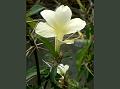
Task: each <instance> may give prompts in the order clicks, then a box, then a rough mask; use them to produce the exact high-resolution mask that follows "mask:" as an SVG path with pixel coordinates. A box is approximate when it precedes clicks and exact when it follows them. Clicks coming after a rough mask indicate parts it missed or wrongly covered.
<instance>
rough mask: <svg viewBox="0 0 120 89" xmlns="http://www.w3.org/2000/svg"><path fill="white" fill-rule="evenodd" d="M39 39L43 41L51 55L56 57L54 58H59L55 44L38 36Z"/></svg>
mask: <svg viewBox="0 0 120 89" xmlns="http://www.w3.org/2000/svg"><path fill="white" fill-rule="evenodd" d="M37 38H38V40H40V41H42V43H43V44H44V45H45V46H46V47H47V48H48V49H49V51H50V53H51V54H52V55H53V56H54V57H57V56H58V54H57V52H55V47H54V46H53V44H52V43H51V42H49V40H48V39H46V38H44V37H42V36H40V35H37Z"/></svg>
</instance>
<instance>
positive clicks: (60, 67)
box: [57, 64, 69, 77]
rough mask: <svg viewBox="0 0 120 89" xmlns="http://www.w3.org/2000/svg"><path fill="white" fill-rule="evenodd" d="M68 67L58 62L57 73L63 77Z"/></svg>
mask: <svg viewBox="0 0 120 89" xmlns="http://www.w3.org/2000/svg"><path fill="white" fill-rule="evenodd" d="M68 69H69V66H68V65H65V66H64V65H63V64H59V65H58V67H57V73H58V74H60V75H61V76H63V77H64V75H65V74H66V72H67V70H68Z"/></svg>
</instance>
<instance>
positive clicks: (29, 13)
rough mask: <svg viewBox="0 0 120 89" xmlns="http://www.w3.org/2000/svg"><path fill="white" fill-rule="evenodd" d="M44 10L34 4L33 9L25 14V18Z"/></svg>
mask: <svg viewBox="0 0 120 89" xmlns="http://www.w3.org/2000/svg"><path fill="white" fill-rule="evenodd" d="M43 9H45V7H43V6H41V5H38V4H35V5H33V7H32V8H31V9H30V10H29V11H28V12H27V14H26V17H28V16H31V15H34V14H36V13H38V12H39V11H41V10H43Z"/></svg>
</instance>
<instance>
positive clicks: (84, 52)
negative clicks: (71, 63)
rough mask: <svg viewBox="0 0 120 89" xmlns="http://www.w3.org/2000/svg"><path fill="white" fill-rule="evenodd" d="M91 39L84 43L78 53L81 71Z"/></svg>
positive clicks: (77, 59) (78, 66)
mask: <svg viewBox="0 0 120 89" xmlns="http://www.w3.org/2000/svg"><path fill="white" fill-rule="evenodd" d="M90 44H91V41H90V42H89V40H88V42H86V44H85V45H84V47H83V48H81V49H80V50H78V52H77V54H76V65H77V68H78V71H80V69H81V65H82V62H83V59H84V57H85V56H86V53H87V51H88V48H89V47H90Z"/></svg>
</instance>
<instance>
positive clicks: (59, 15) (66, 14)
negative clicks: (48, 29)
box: [55, 5, 72, 24]
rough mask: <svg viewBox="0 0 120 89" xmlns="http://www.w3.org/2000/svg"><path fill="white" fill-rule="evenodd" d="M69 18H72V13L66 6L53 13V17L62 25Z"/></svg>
mask: <svg viewBox="0 0 120 89" xmlns="http://www.w3.org/2000/svg"><path fill="white" fill-rule="evenodd" d="M71 16H72V11H71V10H70V8H69V7H68V6H64V5H61V6H60V7H58V8H57V9H56V11H55V17H56V19H57V21H58V22H61V23H63V24H64V23H66V22H68V21H70V19H71Z"/></svg>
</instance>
